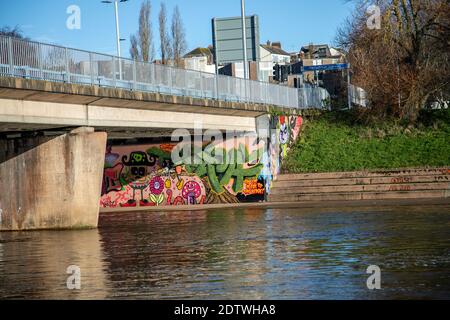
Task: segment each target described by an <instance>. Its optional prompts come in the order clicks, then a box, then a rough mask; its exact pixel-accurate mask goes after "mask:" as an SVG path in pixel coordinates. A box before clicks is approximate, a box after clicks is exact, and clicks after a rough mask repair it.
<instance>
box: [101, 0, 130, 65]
mask: <svg viewBox="0 0 450 320" xmlns="http://www.w3.org/2000/svg"><path fill="white" fill-rule="evenodd" d="M127 1H129V0H112V1H109V0H103V1H102V3H109V4H111V3H113V2H114V11H115V17H116V40H117V56H118V57H119V58H120V57H121V52H120V41H122V40H124V39H121V38H120V29H119V6H118V3H119V2H127Z"/></svg>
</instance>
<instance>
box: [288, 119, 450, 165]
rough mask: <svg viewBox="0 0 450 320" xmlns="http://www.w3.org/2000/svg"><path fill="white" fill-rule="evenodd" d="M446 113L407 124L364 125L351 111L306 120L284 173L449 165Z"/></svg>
mask: <svg viewBox="0 0 450 320" xmlns="http://www.w3.org/2000/svg"><path fill="white" fill-rule="evenodd" d="M449 141H450V111H449V110H439V111H427V112H423V113H422V114H421V117H420V118H419V120H418V122H417V123H416V124H415V125H414V126H413V125H408V124H404V123H399V122H394V121H390V120H385V121H382V122H381V121H373V122H371V123H370V124H365V123H363V122H361V121H359V120H358V118H357V116H356V115H355V114H354V113H352V112H345V111H344V112H343V111H340V112H329V113H325V114H322V115H320V116H318V117H314V118H310V119H306V120H305V123H304V127H303V131H302V133H301V135H300V138H299V139H298V141H297V142H296V143H295V144H294V145H293V146H292V149H291V151H290V152H289V155H288V157H287V158H286V159H285V161H284V163H283V169H282V171H283V172H284V173H312V172H339V171H345V172H346V171H356V170H372V169H394V168H401V167H405V168H406V167H408V168H430V167H445V166H449V165H450V143H449Z"/></svg>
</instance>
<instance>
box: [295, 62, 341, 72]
mask: <svg viewBox="0 0 450 320" xmlns="http://www.w3.org/2000/svg"><path fill="white" fill-rule="evenodd" d="M343 69H348V63H336V64H323V65H320V66H303V67H302V70H303V72H307V71H330V70H343Z"/></svg>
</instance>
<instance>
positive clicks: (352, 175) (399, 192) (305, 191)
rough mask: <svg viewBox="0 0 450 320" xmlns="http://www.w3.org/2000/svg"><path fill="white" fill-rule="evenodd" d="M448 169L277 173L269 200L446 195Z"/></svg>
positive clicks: (449, 192) (449, 186)
mask: <svg viewBox="0 0 450 320" xmlns="http://www.w3.org/2000/svg"><path fill="white" fill-rule="evenodd" d="M449 196H450V170H449V169H448V168H439V169H400V170H385V171H382V170H379V171H368V172H361V171H360V172H337V173H312V174H289V175H280V176H278V178H277V180H276V181H275V182H274V185H273V187H272V189H271V192H270V195H269V196H268V200H269V201H270V202H296V201H342V200H383V199H417V198H420V199H424V198H447V197H449Z"/></svg>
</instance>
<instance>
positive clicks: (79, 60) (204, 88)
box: [0, 36, 301, 108]
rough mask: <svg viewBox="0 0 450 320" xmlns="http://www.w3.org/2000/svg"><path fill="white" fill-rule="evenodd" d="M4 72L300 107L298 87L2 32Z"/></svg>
mask: <svg viewBox="0 0 450 320" xmlns="http://www.w3.org/2000/svg"><path fill="white" fill-rule="evenodd" d="M0 75H3V76H10V77H23V78H30V79H40V80H48V81H57V82H66V83H76V84H86V85H98V86H102V87H114V88H123V89H128V90H136V91H146V92H157V93H165V94H172V95H181V96H189V97H193V98H208V99H218V100H223V101H236V102H248V103H261V104H270V105H276V106H284V107H289V108H300V107H301V106H300V104H299V93H298V90H297V89H295V88H289V87H285V86H280V85H274V84H270V83H266V82H260V81H252V80H246V79H240V78H235V77H229V76H224V75H215V74H210V73H204V72H199V71H193V70H185V69H178V68H174V67H170V66H166V65H158V64H154V63H147V62H139V61H134V60H131V59H126V58H119V57H116V56H112V55H106V54H100V53H95V52H89V51H84V50H78V49H72V48H67V47H62V46H57V45H50V44H44V43H40V42H35V41H29V40H23V39H17V38H12V37H6V36H0Z"/></svg>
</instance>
